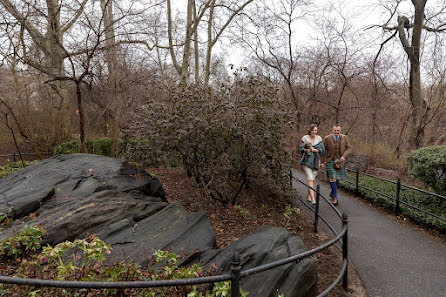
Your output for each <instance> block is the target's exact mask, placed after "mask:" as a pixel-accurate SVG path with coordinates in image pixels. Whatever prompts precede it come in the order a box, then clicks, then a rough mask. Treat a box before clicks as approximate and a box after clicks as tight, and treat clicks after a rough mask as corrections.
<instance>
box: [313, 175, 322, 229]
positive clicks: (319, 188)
mask: <svg viewBox="0 0 446 297" xmlns="http://www.w3.org/2000/svg"><path fill="white" fill-rule="evenodd" d="M320 191H321V186H320V185H319V184H317V186H316V209H315V211H314V233H317V225H318V221H319V200H320Z"/></svg>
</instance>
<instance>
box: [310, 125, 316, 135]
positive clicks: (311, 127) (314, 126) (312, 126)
mask: <svg viewBox="0 0 446 297" xmlns="http://www.w3.org/2000/svg"><path fill="white" fill-rule="evenodd" d="M314 128H317V125H316V124H311V125H310V128H308V135H311V130H313V129H314Z"/></svg>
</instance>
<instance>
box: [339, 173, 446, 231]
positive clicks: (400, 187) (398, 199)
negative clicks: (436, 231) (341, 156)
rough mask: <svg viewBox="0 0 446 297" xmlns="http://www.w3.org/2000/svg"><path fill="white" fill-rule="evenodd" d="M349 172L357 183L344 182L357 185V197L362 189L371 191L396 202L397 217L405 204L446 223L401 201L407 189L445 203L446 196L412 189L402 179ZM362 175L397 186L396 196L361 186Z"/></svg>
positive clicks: (442, 218)
mask: <svg viewBox="0 0 446 297" xmlns="http://www.w3.org/2000/svg"><path fill="white" fill-rule="evenodd" d="M347 170H348V171H350V172H354V173H355V182H354V183H353V182H352V181H349V180H348V179H347V180H344V181H345V182H347V183H350V184H354V185H355V190H354V192H355V195H356V196H359V190H360V189H365V190H367V191H370V192H372V193H375V194H377V195H380V196H381V197H384V198H386V199H389V200H392V201H394V202H395V207H394V212H395V214H396V215H398V214H399V213H400V212H401V207H400V205H401V204H403V205H404V206H407V207H409V208H412V209H414V210H416V211H419V212H422V213H424V214H426V215H429V216H431V217H434V218H436V219H439V220H440V221H443V222H445V223H446V218H444V217H441V216H439V215H437V214H434V213H432V212H430V211H427V210H425V209H421V208H420V207H418V206H416V205H413V204H410V203H408V202H406V201H402V200H401V191H402V190H405V189H410V190H413V191H416V192H419V193H423V194H425V195H428V196H430V197H435V198H438V199H440V200H444V201H446V196H442V195H439V194H437V193H433V192H429V191H425V190H422V189H418V188H416V187H412V186H409V185H405V184H402V183H401V178H400V177H398V178H397V180H396V181H393V180H389V179H386V178H382V177H378V176H374V175H371V174H368V173H365V172H360V171H359V169H355V170H353V169H350V168H347ZM360 175H364V176H367V177H370V178H374V179H377V180H380V181H383V182H387V183H390V184H394V185H395V193H394V196H392V195H389V194H388V193H383V192H380V191H378V190H375V189H372V188H370V187H367V186H364V185H360V183H359V177H360Z"/></svg>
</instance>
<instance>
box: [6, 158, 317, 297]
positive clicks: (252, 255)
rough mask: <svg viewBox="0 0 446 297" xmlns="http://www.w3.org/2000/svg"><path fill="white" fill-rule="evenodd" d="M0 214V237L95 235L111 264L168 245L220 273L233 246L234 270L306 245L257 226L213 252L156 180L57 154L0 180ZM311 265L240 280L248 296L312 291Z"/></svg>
mask: <svg viewBox="0 0 446 297" xmlns="http://www.w3.org/2000/svg"><path fill="white" fill-rule="evenodd" d="M0 213H9V214H10V215H11V216H12V217H13V218H14V219H15V221H14V223H12V224H11V225H10V226H8V227H7V228H5V229H3V230H1V232H0V239H4V238H7V237H9V236H12V235H13V234H16V233H17V232H18V231H19V230H21V229H22V228H23V225H24V223H26V224H29V225H37V226H41V227H42V228H44V229H45V230H47V234H46V235H45V238H44V240H45V242H44V243H49V244H51V245H55V244H57V243H59V242H62V241H65V240H70V241H72V240H74V239H76V238H83V237H85V236H86V235H88V234H96V235H98V236H99V238H101V239H102V240H104V241H105V242H106V243H109V244H111V245H112V248H113V252H112V254H111V257H112V258H111V259H110V260H111V262H117V261H121V260H129V261H133V262H136V263H139V264H142V265H143V266H144V265H145V264H147V262H148V256H150V255H152V254H153V252H154V251H155V250H158V249H162V250H172V251H173V252H175V253H177V254H179V255H181V256H185V258H184V260H183V262H182V263H183V264H186V263H191V262H193V261H197V262H200V263H202V264H204V265H205V266H207V267H218V268H219V271H222V272H228V271H229V269H230V262H231V261H232V257H233V255H234V253H235V250H238V251H239V252H240V255H241V261H242V263H241V264H242V269H248V268H251V267H255V266H258V265H261V264H266V263H270V262H272V261H275V260H278V259H282V258H284V257H289V256H291V255H295V254H298V253H301V252H303V251H305V250H306V247H305V246H304V244H303V243H302V241H301V240H300V239H299V238H298V237H296V236H294V235H292V234H291V233H290V232H288V231H287V230H285V229H284V228H275V227H271V226H265V227H262V228H261V229H259V230H258V231H256V232H254V233H253V234H251V235H249V236H246V237H244V238H241V239H239V240H238V241H236V242H234V243H232V244H231V245H230V246H228V247H226V248H224V249H217V246H216V240H215V235H214V232H213V229H212V226H211V224H210V221H209V219H208V218H207V216H206V214H205V213H203V212H199V213H188V212H187V211H185V209H184V208H183V207H182V206H181V205H180V204H178V203H172V204H169V203H167V201H166V198H165V195H164V190H163V188H162V186H161V184H160V182H159V181H158V180H157V178H156V177H154V176H151V175H150V174H148V173H146V172H144V171H143V170H140V169H137V168H135V167H133V166H131V165H129V164H128V163H125V162H122V161H119V160H116V159H111V158H108V157H103V156H97V155H89V154H73V155H60V156H56V157H53V158H50V159H46V160H43V161H41V162H39V163H38V164H35V165H32V166H29V167H27V168H24V169H22V170H20V171H19V172H17V173H16V174H13V175H10V176H7V177H5V178H2V179H0ZM316 284H317V275H316V262H315V261H314V259H312V258H307V259H304V260H302V261H300V262H298V263H292V264H288V265H284V266H280V267H278V268H275V269H273V270H269V271H266V272H262V273H259V274H255V275H252V276H250V277H248V278H245V279H243V280H242V282H241V285H242V288H243V289H244V290H247V291H248V292H249V296H265V297H268V296H278V295H279V294H280V293H282V292H283V293H285V296H287V297H293V296H296V297H297V296H313V295H315V292H316Z"/></svg>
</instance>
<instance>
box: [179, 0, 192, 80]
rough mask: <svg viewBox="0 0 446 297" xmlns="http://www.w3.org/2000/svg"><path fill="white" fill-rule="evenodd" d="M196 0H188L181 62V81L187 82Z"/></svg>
mask: <svg viewBox="0 0 446 297" xmlns="http://www.w3.org/2000/svg"><path fill="white" fill-rule="evenodd" d="M194 6H195V5H194V0H188V1H187V18H186V37H185V40H184V51H183V62H182V64H181V82H182V83H187V82H188V80H189V63H190V51H191V39H192V35H193V31H192V15H193V12H194Z"/></svg>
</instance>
